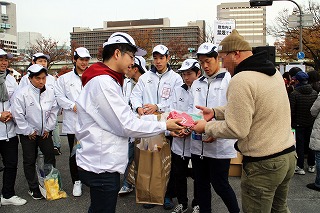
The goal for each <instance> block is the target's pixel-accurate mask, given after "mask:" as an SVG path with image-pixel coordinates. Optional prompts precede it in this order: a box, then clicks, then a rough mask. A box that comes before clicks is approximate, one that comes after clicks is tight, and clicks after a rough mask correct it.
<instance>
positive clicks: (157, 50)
mask: <svg viewBox="0 0 320 213" xmlns="http://www.w3.org/2000/svg"><path fill="white" fill-rule="evenodd" d="M153 53H160V54H161V55H169V49H168V47H166V46H164V45H163V44H159V45H157V46H155V47H154V48H153V50H152V54H153Z"/></svg>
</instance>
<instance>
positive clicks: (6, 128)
mask: <svg viewBox="0 0 320 213" xmlns="http://www.w3.org/2000/svg"><path fill="white" fill-rule="evenodd" d="M3 111H4V102H2V112H3ZM4 125H5V126H6V135H7V139H6V141H9V134H8V125H7V123H4Z"/></svg>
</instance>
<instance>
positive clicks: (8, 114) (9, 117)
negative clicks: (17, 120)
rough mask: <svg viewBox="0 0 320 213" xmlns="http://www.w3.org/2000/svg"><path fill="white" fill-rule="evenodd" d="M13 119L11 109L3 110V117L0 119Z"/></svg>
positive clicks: (5, 120)
mask: <svg viewBox="0 0 320 213" xmlns="http://www.w3.org/2000/svg"><path fill="white" fill-rule="evenodd" d="M11 119H12V114H11V112H9V111H3V112H1V118H0V121H1V122H3V123H6V122H8V121H10V120H11Z"/></svg>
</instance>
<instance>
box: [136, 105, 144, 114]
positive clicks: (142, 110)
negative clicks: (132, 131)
mask: <svg viewBox="0 0 320 213" xmlns="http://www.w3.org/2000/svg"><path fill="white" fill-rule="evenodd" d="M137 112H138V114H139V115H140V116H142V115H144V109H143V108H142V107H138V108H137Z"/></svg>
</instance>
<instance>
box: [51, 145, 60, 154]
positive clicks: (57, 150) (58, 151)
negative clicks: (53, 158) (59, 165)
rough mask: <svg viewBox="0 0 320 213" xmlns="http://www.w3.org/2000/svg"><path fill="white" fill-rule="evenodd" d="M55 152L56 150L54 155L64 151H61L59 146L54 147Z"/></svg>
mask: <svg viewBox="0 0 320 213" xmlns="http://www.w3.org/2000/svg"><path fill="white" fill-rule="evenodd" d="M53 152H54V155H61V154H62V153H61V152H60V148H59V147H56V146H55V147H54V148H53Z"/></svg>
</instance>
